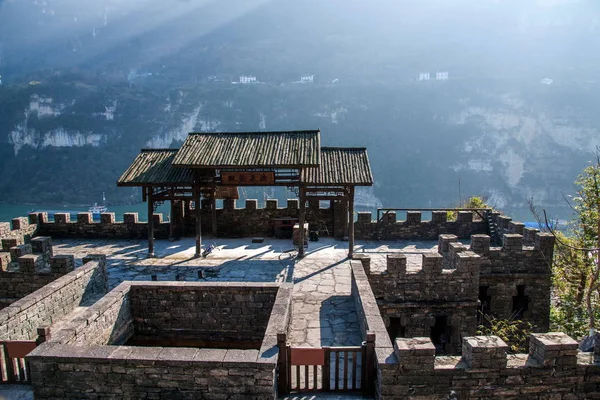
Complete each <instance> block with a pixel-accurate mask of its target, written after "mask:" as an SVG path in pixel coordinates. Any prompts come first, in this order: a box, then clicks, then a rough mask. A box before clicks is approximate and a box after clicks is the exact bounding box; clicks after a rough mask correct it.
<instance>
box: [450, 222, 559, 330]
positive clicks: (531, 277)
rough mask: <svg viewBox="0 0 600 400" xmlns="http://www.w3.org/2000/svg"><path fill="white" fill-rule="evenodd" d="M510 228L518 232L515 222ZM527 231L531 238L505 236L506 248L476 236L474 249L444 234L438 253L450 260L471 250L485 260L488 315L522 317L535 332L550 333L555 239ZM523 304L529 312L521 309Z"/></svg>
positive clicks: (482, 279) (483, 297)
mask: <svg viewBox="0 0 600 400" xmlns="http://www.w3.org/2000/svg"><path fill="white" fill-rule="evenodd" d="M507 226H509V228H508V229H509V231H511V232H514V231H515V229H514V227H513V223H512V222H509V223H508V224H507ZM525 232H527V234H528V236H524V235H521V234H516V233H505V234H504V235H503V240H502V243H503V245H502V247H491V246H490V237H489V236H488V235H473V236H472V237H471V244H470V248H469V247H467V246H465V245H463V244H461V243H459V242H458V238H457V237H456V236H455V235H440V238H439V242H438V251H439V252H440V254H442V255H443V257H444V260H446V261H448V260H449V259H451V258H452V257H454V256H455V255H456V254H458V253H460V252H464V251H468V250H470V251H472V252H474V253H477V254H478V255H479V256H480V257H481V271H480V276H479V288H480V289H479V300H480V302H481V303H482V309H483V311H484V312H485V313H486V314H487V315H490V316H493V317H496V318H501V319H511V318H515V317H518V318H521V319H523V320H525V321H529V322H530V323H531V324H532V325H533V329H534V332H547V331H548V329H549V326H550V294H551V293H550V291H551V287H552V259H553V255H554V242H555V238H554V236H552V235H551V234H548V233H540V232H537V231H535V230H529V231H525ZM519 302H521V305H525V307H524V308H526V309H523V307H520V308H519V305H518V304H516V303H519Z"/></svg>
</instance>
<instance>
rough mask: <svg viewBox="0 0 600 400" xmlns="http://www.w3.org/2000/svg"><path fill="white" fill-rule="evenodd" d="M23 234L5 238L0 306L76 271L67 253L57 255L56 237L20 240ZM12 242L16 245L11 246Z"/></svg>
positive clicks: (2, 254) (2, 255) (1, 253)
mask: <svg viewBox="0 0 600 400" xmlns="http://www.w3.org/2000/svg"><path fill="white" fill-rule="evenodd" d="M16 243H20V238H9V239H2V246H3V249H6V248H8V250H9V252H0V259H1V260H2V269H1V270H0V306H2V307H5V306H7V305H8V304H10V303H12V302H14V301H16V300H18V299H20V298H22V297H25V296H27V295H29V294H30V293H33V292H35V291H36V290H38V289H41V288H42V287H44V286H45V285H47V284H49V283H51V282H52V281H54V280H56V279H58V278H60V277H61V276H63V275H66V274H68V273H69V272H71V271H73V269H74V268H75V264H74V263H73V261H72V260H71V259H69V258H68V257H64V256H54V255H53V252H52V240H51V238H49V237H42V236H39V237H36V238H34V239H31V240H30V242H29V243H28V244H18V245H15V244H16ZM10 246H12V247H10Z"/></svg>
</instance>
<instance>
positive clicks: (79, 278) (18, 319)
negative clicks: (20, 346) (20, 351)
mask: <svg viewBox="0 0 600 400" xmlns="http://www.w3.org/2000/svg"><path fill="white" fill-rule="evenodd" d="M59 258H60V260H61V262H63V263H64V264H67V265H70V266H71V268H72V266H73V265H74V261H73V257H72V256H61V257H59ZM107 289H108V286H107V275H106V259H100V260H92V261H89V262H87V263H86V264H85V265H83V266H82V267H81V268H79V269H77V270H76V271H72V272H70V273H68V274H67V275H64V276H62V277H60V278H58V279H56V280H55V281H54V282H52V283H50V284H48V285H46V286H44V287H43V288H41V289H39V290H36V291H35V292H33V293H31V294H30V295H28V296H25V297H23V298H22V299H20V300H18V301H16V302H14V303H12V304H11V305H10V306H8V307H6V308H4V309H3V310H1V311H0V340H35V339H36V338H37V337H38V333H37V328H39V327H41V326H45V325H51V324H52V323H53V322H55V321H56V320H57V319H60V318H61V317H63V316H65V315H67V314H69V313H70V312H71V311H72V310H73V309H74V308H75V307H77V306H79V305H80V304H82V303H85V302H86V301H89V300H90V299H93V298H96V297H98V296H100V295H102V294H104V293H106V291H107Z"/></svg>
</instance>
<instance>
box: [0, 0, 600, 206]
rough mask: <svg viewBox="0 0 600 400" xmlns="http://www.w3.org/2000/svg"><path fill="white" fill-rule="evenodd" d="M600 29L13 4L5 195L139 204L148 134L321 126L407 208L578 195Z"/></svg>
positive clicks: (366, 5) (524, 22) (7, 11)
mask: <svg viewBox="0 0 600 400" xmlns="http://www.w3.org/2000/svg"><path fill="white" fill-rule="evenodd" d="M599 27H600V5H598V4H597V3H596V2H594V1H550V0H545V1H541V0H540V1H528V2H524V1H517V0H504V1H492V0H489V1H476V2H474V1H467V0H462V1H453V2H448V1H442V0H435V1H433V0H432V1H428V2H424V1H392V0H388V1H376V2H364V1H358V0H351V1H342V0H333V1H327V2H323V1H317V0H310V1H306V2H296V1H291V0H283V1H267V0H253V1H248V0H244V1H242V0H232V1H220V2H217V1H172V2H169V3H168V4H167V3H165V2H158V1H155V0H129V1H117V0H105V1H97V2H88V1H86V2H82V1H75V0H56V1H51V0H21V1H8V2H7V1H4V2H0V57H1V62H0V74H2V76H3V86H0V170H1V174H0V201H15V202H23V201H30V202H56V203H89V202H92V201H94V200H97V199H98V198H99V195H100V193H101V192H102V191H106V192H107V193H108V194H109V198H111V199H113V201H134V200H137V199H138V197H136V196H135V193H132V192H131V191H129V190H126V189H117V188H116V187H115V186H114V182H115V181H116V179H117V178H118V176H119V174H120V173H121V172H122V171H123V170H124V169H125V168H126V167H127V165H128V163H129V162H130V161H131V160H132V159H133V157H134V156H135V154H136V153H137V152H138V150H139V148H140V147H146V146H150V147H169V146H177V145H178V144H179V143H180V142H181V140H183V139H184V137H185V135H186V134H187V132H189V131H192V130H195V131H214V130H220V131H225V130H273V129H311V128H316V127H319V128H321V129H322V132H323V142H324V144H327V145H353V146H354V145H366V146H368V147H369V152H370V156H371V162H372V166H373V170H374V173H375V178H376V181H377V186H376V187H375V195H376V196H377V197H379V199H380V200H381V201H382V202H383V203H384V204H386V205H389V206H403V205H406V206H418V205H421V206H428V205H430V204H431V205H440V206H441V205H449V204H452V203H454V202H455V201H456V199H457V197H458V190H459V185H460V190H461V191H462V192H463V194H468V193H478V192H484V193H486V194H489V195H491V196H493V198H494V201H495V202H496V203H497V204H499V205H503V204H504V205H508V204H521V203H523V202H524V201H525V199H526V198H527V197H530V196H535V197H536V198H538V199H540V200H542V201H543V202H544V203H545V204H556V203H560V202H561V201H562V200H561V196H560V191H561V190H563V191H564V190H569V189H570V188H571V182H572V181H573V179H574V177H575V175H576V174H577V172H578V171H580V170H581V169H582V168H583V166H584V165H585V160H586V158H587V157H588V154H589V150H591V149H593V148H594V146H595V145H596V144H598V142H599V138H600V134H599V132H598V129H597V127H598V126H599V124H598V122H600V121H598V117H597V116H596V115H597V113H596V111H595V110H596V105H597V104H598V100H599V99H598V95H597V92H598V91H597V90H596V88H597V85H598V84H597V83H596V82H597V81H600V78H599V77H598V74H599V72H598V71H599V70H598V68H597V65H598V64H599V62H600V58H599V54H600V52H598V50H599V49H598V47H599V41H598V40H596V37H597V34H598V29H599ZM437 71H449V73H450V80H449V81H443V82H440V81H435V80H434V81H429V82H418V81H416V77H417V75H418V73H419V72H430V73H432V74H433V76H435V72H437ZM301 74H315V83H314V84H311V85H300V84H293V83H292V82H293V81H297V80H298V79H299V76H300V75H301ZM240 75H255V76H257V78H258V80H259V81H261V82H263V83H261V84H257V85H232V84H231V81H233V80H237V78H238V76H240ZM543 78H550V79H552V80H553V81H552V84H551V85H544V84H541V83H540V81H541V79H543ZM332 81H335V83H331V82H332ZM459 181H460V184H459ZM132 195H133V196H134V197H130V196H132ZM373 201H374V202H375V200H373Z"/></svg>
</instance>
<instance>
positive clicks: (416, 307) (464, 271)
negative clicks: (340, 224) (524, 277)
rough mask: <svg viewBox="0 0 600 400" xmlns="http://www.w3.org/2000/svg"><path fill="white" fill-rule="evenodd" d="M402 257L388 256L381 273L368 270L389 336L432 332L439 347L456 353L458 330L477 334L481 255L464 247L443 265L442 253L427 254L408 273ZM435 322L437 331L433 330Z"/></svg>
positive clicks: (458, 346) (458, 345)
mask: <svg viewBox="0 0 600 400" xmlns="http://www.w3.org/2000/svg"><path fill="white" fill-rule="evenodd" d="M361 261H365V260H364V259H363V260H361ZM406 261H407V260H406V256H405V255H404V254H399V253H397V254H390V255H388V256H387V267H386V270H385V271H383V272H372V271H370V268H367V277H368V279H369V283H370V286H371V290H372V291H373V294H374V296H375V299H376V300H377V305H378V307H379V310H380V312H381V315H382V316H383V318H384V321H385V325H386V326H387V327H388V331H389V334H390V335H394V336H396V335H400V336H402V337H415V336H427V337H429V336H430V335H432V334H433V335H435V336H436V342H437V344H438V345H439V351H441V352H448V353H456V352H457V351H458V350H459V349H460V345H461V335H462V333H463V332H471V333H475V330H476V329H477V314H476V311H477V294H478V289H479V268H480V262H481V257H480V256H479V255H477V254H475V253H473V252H469V251H464V252H460V253H457V254H455V256H454V257H453V259H452V260H451V261H450V264H448V265H444V258H443V256H442V255H440V254H437V253H425V254H423V255H422V265H421V268H420V269H417V270H408V271H407V263H406ZM366 265H368V264H366ZM441 324H444V325H443V326H442V325H441ZM436 326H437V327H438V329H439V330H440V331H439V332H437V331H435V329H436Z"/></svg>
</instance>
